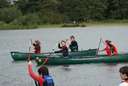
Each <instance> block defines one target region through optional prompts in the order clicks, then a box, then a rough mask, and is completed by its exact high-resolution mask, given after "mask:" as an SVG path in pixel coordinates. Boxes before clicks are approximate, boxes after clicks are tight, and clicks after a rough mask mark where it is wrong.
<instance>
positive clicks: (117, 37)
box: [0, 26, 128, 86]
mask: <svg viewBox="0 0 128 86" xmlns="http://www.w3.org/2000/svg"><path fill="white" fill-rule="evenodd" d="M70 35H74V36H75V37H76V40H77V41H78V43H79V49H80V50H83V49H89V48H97V47H98V44H99V39H100V38H102V39H103V40H106V39H109V40H112V41H113V42H114V43H115V45H116V46H117V47H118V49H119V52H120V53H122V52H123V53H125V52H128V38H127V37H128V26H93V27H85V28H70V29H69V28H63V29H60V28H50V29H36V30H1V31H0V45H1V46H0V86H35V85H34V82H33V80H32V79H31V78H30V77H29V75H28V73H27V62H18V63H14V62H13V60H12V58H11V56H10V51H22V52H28V51H29V49H28V48H29V46H30V40H31V39H33V40H35V39H38V40H41V43H42V44H41V46H42V52H48V51H52V49H55V50H56V49H57V43H58V42H59V41H61V40H62V39H67V38H68V37H69V36H70ZM103 47H104V46H103V43H101V45H100V49H103ZM123 65H128V64H127V63H125V64H104V63H101V64H82V65H70V66H69V69H67V68H66V69H65V67H63V66H48V68H49V70H50V74H51V75H52V76H53V78H54V81H55V86H118V84H119V83H120V76H119V73H118V70H119V68H120V67H121V66H123ZM36 69H37V68H36V67H34V70H35V71H36Z"/></svg>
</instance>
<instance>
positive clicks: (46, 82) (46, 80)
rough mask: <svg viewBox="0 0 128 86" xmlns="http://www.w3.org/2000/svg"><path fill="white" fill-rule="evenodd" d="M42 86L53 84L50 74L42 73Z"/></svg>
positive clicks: (51, 85) (52, 85)
mask: <svg viewBox="0 0 128 86" xmlns="http://www.w3.org/2000/svg"><path fill="white" fill-rule="evenodd" d="M44 86H54V82H53V79H52V77H51V76H50V75H44Z"/></svg>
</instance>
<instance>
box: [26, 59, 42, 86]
mask: <svg viewBox="0 0 128 86" xmlns="http://www.w3.org/2000/svg"><path fill="white" fill-rule="evenodd" d="M28 73H29V75H30V76H31V77H32V78H33V79H34V80H36V81H38V82H39V84H40V86H42V84H43V78H42V77H41V76H40V75H38V74H37V73H35V72H33V70H32V62H31V61H29V63H28Z"/></svg>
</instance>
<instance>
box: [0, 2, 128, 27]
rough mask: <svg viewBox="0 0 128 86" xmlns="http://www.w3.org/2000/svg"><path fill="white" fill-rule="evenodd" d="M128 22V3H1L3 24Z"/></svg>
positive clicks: (0, 19) (1, 21)
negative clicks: (126, 20) (127, 20)
mask: <svg viewBox="0 0 128 86" xmlns="http://www.w3.org/2000/svg"><path fill="white" fill-rule="evenodd" d="M109 19H114V20H118V19H120V20H122V19H128V0H17V1H14V2H13V4H12V3H10V1H9V0H0V23H9V24H10V23H11V24H18V25H31V24H38V25H39V24H59V23H70V22H73V21H76V22H88V21H101V20H109Z"/></svg>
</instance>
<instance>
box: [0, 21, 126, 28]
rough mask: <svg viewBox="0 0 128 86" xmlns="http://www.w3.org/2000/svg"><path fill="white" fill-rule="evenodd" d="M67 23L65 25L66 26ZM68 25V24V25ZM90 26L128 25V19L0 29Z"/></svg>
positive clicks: (17, 26) (5, 25) (13, 26)
mask: <svg viewBox="0 0 128 86" xmlns="http://www.w3.org/2000/svg"><path fill="white" fill-rule="evenodd" d="M64 25H65V26H64ZM66 25H67V26H66ZM90 26H128V20H124V21H123V20H122V21H121V20H120V21H115V20H113V21H89V22H82V23H79V24H72V23H65V24H42V25H27V26H24V25H11V24H4V25H0V30H31V29H39V28H41V29H43V28H45V29H49V28H61V29H62V28H73V27H90Z"/></svg>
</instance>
